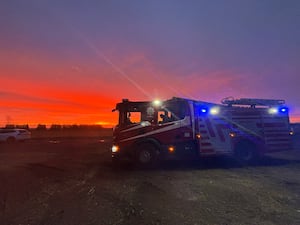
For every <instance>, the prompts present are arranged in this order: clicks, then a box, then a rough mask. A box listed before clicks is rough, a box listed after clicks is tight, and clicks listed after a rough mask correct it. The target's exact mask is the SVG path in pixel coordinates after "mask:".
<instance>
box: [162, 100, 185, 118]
mask: <svg viewBox="0 0 300 225" xmlns="http://www.w3.org/2000/svg"><path fill="white" fill-rule="evenodd" d="M187 106H188V105H187V104H185V103H184V102H169V103H168V104H166V106H165V108H164V110H165V111H166V112H167V115H168V116H169V118H170V121H174V120H182V119H184V117H185V116H186V115H188V109H187Z"/></svg>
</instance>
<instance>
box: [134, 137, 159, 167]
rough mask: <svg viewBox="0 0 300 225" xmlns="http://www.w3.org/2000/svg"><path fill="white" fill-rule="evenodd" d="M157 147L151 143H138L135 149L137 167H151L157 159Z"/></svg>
mask: <svg viewBox="0 0 300 225" xmlns="http://www.w3.org/2000/svg"><path fill="white" fill-rule="evenodd" d="M157 152H158V149H157V147H156V146H155V145H153V144H151V143H143V144H140V145H138V147H137V151H136V163H137V165H138V166H139V167H142V168H149V167H153V166H154V164H155V163H156V161H157Z"/></svg>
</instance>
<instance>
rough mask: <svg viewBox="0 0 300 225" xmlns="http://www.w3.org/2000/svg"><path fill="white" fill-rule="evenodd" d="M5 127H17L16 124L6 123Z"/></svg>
mask: <svg viewBox="0 0 300 225" xmlns="http://www.w3.org/2000/svg"><path fill="white" fill-rule="evenodd" d="M5 128H7V129H14V128H16V125H14V124H6V125H5Z"/></svg>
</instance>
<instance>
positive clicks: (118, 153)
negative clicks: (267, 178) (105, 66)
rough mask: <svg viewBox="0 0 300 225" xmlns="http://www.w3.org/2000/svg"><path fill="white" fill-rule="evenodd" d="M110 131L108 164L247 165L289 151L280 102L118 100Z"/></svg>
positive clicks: (286, 122)
mask: <svg viewBox="0 0 300 225" xmlns="http://www.w3.org/2000/svg"><path fill="white" fill-rule="evenodd" d="M113 111H118V112H119V121H118V124H117V125H116V126H115V127H114V130H113V146H112V148H111V151H112V159H113V160H114V161H118V160H119V159H122V158H129V159H131V160H133V161H135V162H137V163H138V164H141V165H145V166H147V165H151V164H153V163H154V162H155V161H157V160H158V159H195V158H199V157H208V156H217V155H231V156H234V157H236V158H237V159H239V160H241V161H243V162H246V163H248V162H252V161H255V160H256V159H257V158H259V157H261V156H263V155H264V154H265V153H270V152H277V151H284V150H289V149H291V142H290V140H291V137H290V123H289V110H288V108H287V106H286V105H285V101H284V100H277V99H253V98H241V99H233V98H225V99H223V100H222V102H221V104H215V103H210V102H204V101H196V100H192V99H185V98H177V97H173V98H172V99H169V100H166V101H153V102H151V101H129V100H128V99H123V100H122V102H120V103H118V104H117V105H116V108H115V109H114V110H113Z"/></svg>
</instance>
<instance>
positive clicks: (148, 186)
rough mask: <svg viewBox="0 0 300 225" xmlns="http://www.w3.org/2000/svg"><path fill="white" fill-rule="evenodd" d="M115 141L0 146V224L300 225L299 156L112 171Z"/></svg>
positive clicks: (42, 141)
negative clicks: (252, 163) (255, 162)
mask: <svg viewBox="0 0 300 225" xmlns="http://www.w3.org/2000/svg"><path fill="white" fill-rule="evenodd" d="M110 145H111V140H110V139H109V138H103V139H101V138H100V139H99V138H61V139H40V140H38V139H37V140H30V141H28V142H25V143H15V144H11V145H8V144H3V143H2V144H0V224H1V225H15V224H16V225H35V224H36V225H46V224H47V225H56V224H59V225H76V224H88V225H89V224H90V225H92V224H95V225H96V224H97V225H98V224H116V225H117V224H120V225H121V224H128V225H141V224H145V225H147V224H150V225H152V224H153V225H156V224H170V225H176V224H178V225H184V224H187V225H195V224H210V225H212V224H215V225H229V224H236V225H238V224H239V225H240V224H249V225H255V224H264V225H273V224H278V225H299V224H300V151H299V150H298V151H297V150H294V151H291V152H286V153H280V154H276V155H273V156H272V157H270V156H269V157H266V158H265V159H264V160H263V161H262V162H261V163H260V164H259V165H256V166H248V167H245V166H244V167H242V166H239V165H238V164H237V163H236V162H235V161H234V160H232V159H228V158H216V159H209V160H203V161H198V162H168V163H163V165H160V166H159V167H158V168H156V169H153V170H140V169H136V168H134V167H132V166H131V165H124V166H123V167H121V168H115V167H112V164H111V161H110Z"/></svg>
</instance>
